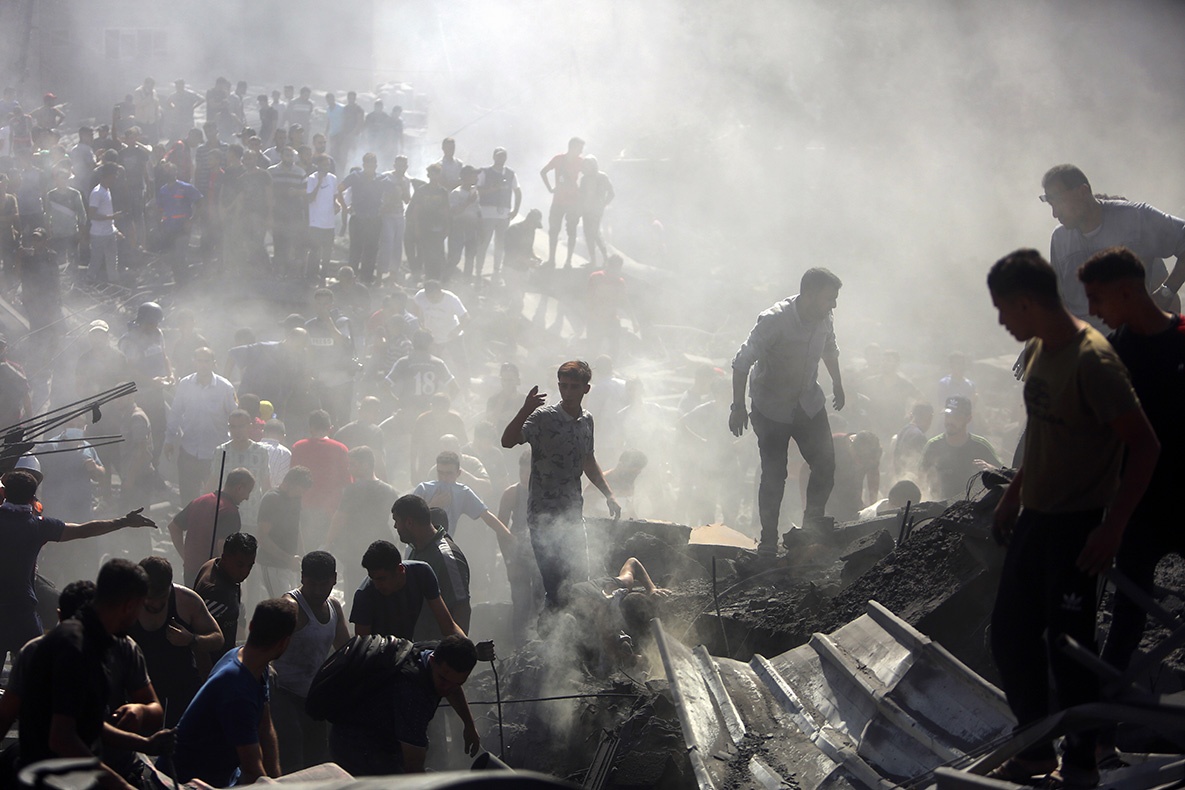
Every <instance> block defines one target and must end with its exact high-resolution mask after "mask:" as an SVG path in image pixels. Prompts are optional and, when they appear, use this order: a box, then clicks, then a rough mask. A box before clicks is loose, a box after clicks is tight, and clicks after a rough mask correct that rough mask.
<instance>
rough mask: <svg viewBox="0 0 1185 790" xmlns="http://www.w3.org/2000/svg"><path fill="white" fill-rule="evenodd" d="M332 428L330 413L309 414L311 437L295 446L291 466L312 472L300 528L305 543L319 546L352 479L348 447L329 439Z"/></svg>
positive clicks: (305, 496)
mask: <svg viewBox="0 0 1185 790" xmlns="http://www.w3.org/2000/svg"><path fill="white" fill-rule="evenodd" d="M332 430H333V422H332V421H331V420H330V419H329V412H327V411H325V410H324V409H317V410H316V411H315V412H313V413H312V414H310V415H309V438H308V439H301V440H300V441H299V442H297V443H296V444H294V445H292V466H304V467H308V469H309V471H311V472H312V473H313V485H312V486H311V487H310V488H309V490H308V491H306V492H305V495H304V501H303V503H302V504H301V519H300V520H301V530H302V532H303V533H304V539H305V545H306V546H320V545H321V544H323V543H324V542H325V536H326V532H327V531H328V529H329V520H330V518H331V517H332V516H333V514H334V512H335V511H336V510H337V505H338V502H340V501H341V498H342V491H344V490H345V488H346V486H347V485H348V484H349V482H350V472H349V469H348V468H347V467H346V454H347V453H348V452H349V450H347V449H346V446H345V445H344V444H342V443H341V442H339V441H335V440H334V439H330V438H329V434H330V432H331V431H332Z"/></svg>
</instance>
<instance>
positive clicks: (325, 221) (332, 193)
mask: <svg viewBox="0 0 1185 790" xmlns="http://www.w3.org/2000/svg"><path fill="white" fill-rule="evenodd" d="M313 166H314V167H316V168H317V172H315V173H313V174H312V175H311V176H309V177H308V178H307V179H305V199H306V200H307V201H308V203H309V247H310V252H309V262H308V270H307V274H308V276H309V277H311V278H312V279H313V280H318V281H319V280H321V279H323V278H324V276H325V275H324V272H325V270H326V267H328V266H329V262H330V258H331V257H332V255H333V231H334V229H335V228H336V226H337V212H338V211H339V210H340V207H339V206H338V203H337V200H336V196H337V176H335V175H334V174H333V173H330V172H329V157H328V156H327V155H325V154H318V155H317V156H314V157H313Z"/></svg>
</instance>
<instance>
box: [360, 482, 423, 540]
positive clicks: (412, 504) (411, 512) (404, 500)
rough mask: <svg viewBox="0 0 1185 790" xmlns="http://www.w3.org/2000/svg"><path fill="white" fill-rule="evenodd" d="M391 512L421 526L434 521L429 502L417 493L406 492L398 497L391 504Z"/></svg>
mask: <svg viewBox="0 0 1185 790" xmlns="http://www.w3.org/2000/svg"><path fill="white" fill-rule="evenodd" d="M391 513H392V514H393V515H395V516H398V517H399V518H401V519H407V520H408V521H411V522H412V523H414V524H419V525H421V526H426V525H428V524H431V523H432V515H431V513H430V511H429V509H428V503H427V502H425V501H424V499H423V497H419V496H416V495H415V494H404V495H403V496H401V497H399V498H398V499H396V500H395V504H394V505H392V506H391ZM372 545H373V544H372Z"/></svg>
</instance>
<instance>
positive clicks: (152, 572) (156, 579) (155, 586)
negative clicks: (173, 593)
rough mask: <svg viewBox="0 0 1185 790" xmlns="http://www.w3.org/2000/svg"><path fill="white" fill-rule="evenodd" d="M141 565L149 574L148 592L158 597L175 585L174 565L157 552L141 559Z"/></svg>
mask: <svg viewBox="0 0 1185 790" xmlns="http://www.w3.org/2000/svg"><path fill="white" fill-rule="evenodd" d="M140 567H141V568H143V569H144V572H145V573H147V574H148V594H149V595H151V596H152V597H154V598H156V597H158V596H161V595H164V594H165V593H166V592H168V590H169V588H170V587H172V586H173V566H172V565H171V564H170V563H169V561H168V560H167V559H165V558H164V557H158V556H156V555H155V554H154V555H152V556H151V557H145V558H144V559H142V560H140Z"/></svg>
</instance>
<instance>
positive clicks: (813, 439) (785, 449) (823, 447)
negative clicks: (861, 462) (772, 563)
mask: <svg viewBox="0 0 1185 790" xmlns="http://www.w3.org/2000/svg"><path fill="white" fill-rule="evenodd" d="M750 419H751V420H752V422H753V432H754V433H756V434H757V449H758V452H759V453H760V455H761V484H760V486H759V487H758V489H757V510H758V512H759V513H760V515H761V542H762V543H773V544H776V543H777V540H778V518H779V515H780V513H781V510H782V495H783V494H784V493H785V491H786V472H787V469H786V466H787V463H788V460H787V459H788V456H789V452H790V440H791V439H793V440H794V442H795V443H796V444H797V445H798V451H799V452H800V453H802V457H803V459H804V460H805V461H806V463H807V466H809V467H810V469H811V476H810V480H809V481H807V486H806V504H805V506H804V508H803V511H804V515H805V518H807V519H809V518H811V517H814V516H822V515H823V510H824V508H826V507H827V499H828V497H830V496H831V489H832V487H833V486H834V485H835V445H833V444H832V443H831V424H830V423H829V422H828V421H827V409H826V408H822V409H819V413H818V414H816V415H815V416H814V417H808V416H807V415H806V412H804V411H803V410H802V407H796V408H795V410H794V417H793V421H792V422H789V423H785V422H778V421H777V420H771V419H769V418H768V417H766V416H765V415H763V414H761V412H759V411H757V410H756V409H754V410H753V411H752V413H751V414H750Z"/></svg>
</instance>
